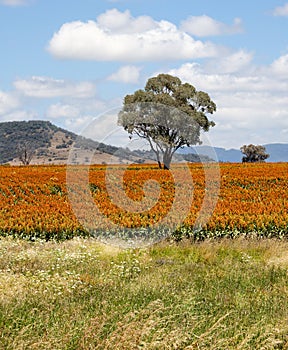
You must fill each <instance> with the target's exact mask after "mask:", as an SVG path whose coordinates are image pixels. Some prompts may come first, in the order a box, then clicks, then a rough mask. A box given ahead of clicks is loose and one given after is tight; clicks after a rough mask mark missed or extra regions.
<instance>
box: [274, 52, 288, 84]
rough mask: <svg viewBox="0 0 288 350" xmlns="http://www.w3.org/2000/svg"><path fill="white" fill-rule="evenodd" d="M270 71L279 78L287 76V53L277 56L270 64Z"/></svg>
mask: <svg viewBox="0 0 288 350" xmlns="http://www.w3.org/2000/svg"><path fill="white" fill-rule="evenodd" d="M271 69H272V72H273V73H274V74H276V75H278V76H279V78H283V79H287V78H288V54H287V55H283V56H281V57H279V58H278V59H277V60H275V61H274V62H272V64H271Z"/></svg>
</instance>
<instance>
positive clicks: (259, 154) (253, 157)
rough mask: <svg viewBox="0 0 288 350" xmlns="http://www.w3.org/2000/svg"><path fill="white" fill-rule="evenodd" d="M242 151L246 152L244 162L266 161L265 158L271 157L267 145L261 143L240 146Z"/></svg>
mask: <svg viewBox="0 0 288 350" xmlns="http://www.w3.org/2000/svg"><path fill="white" fill-rule="evenodd" d="M240 151H241V152H242V153H243V154H245V156H244V157H243V158H242V162H243V163H255V162H264V161H265V159H267V158H269V157H270V155H269V154H267V153H266V149H265V147H264V146H260V145H257V146H256V145H252V144H250V145H248V146H247V145H244V146H242V147H241V148H240Z"/></svg>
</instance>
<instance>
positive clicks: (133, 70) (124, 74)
mask: <svg viewBox="0 0 288 350" xmlns="http://www.w3.org/2000/svg"><path fill="white" fill-rule="evenodd" d="M140 70H141V68H139V67H135V66H124V67H121V68H120V69H119V70H118V71H117V72H116V73H113V74H111V75H110V76H109V77H108V80H111V81H116V82H120V83H125V84H129V83H131V84H137V83H138V81H139V76H140Z"/></svg>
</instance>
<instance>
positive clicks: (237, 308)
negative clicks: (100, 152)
mask: <svg viewBox="0 0 288 350" xmlns="http://www.w3.org/2000/svg"><path fill="white" fill-rule="evenodd" d="M287 271H288V242H281V241H276V240H258V241H256V240H244V239H242V240H240V239H238V240H221V241H218V242H216V241H210V242H209V241H205V242H202V243H197V244H191V243H189V242H185V243H180V244H178V245H176V244H175V243H167V242H166V243H161V244H159V245H157V246H154V247H150V248H147V249H145V250H133V251H132V250H129V251H128V250H126V251H121V250H118V249H116V248H111V247H108V246H102V245H100V244H99V243H98V242H96V241H93V240H84V239H75V240H71V241H67V242H63V243H58V244H57V243H53V242H48V243H41V242H37V243H31V242H26V241H21V240H12V239H8V238H7V239H2V240H1V241H0V307H1V309H0V348H1V349H7V350H8V349H11V350H12V349H13V350H18V349H29V350H30V349H37V350H38V349H45V350H49V349H51V350H52V349H53V350H57V349H59V350H60V349H61V350H63V349H69V350H70V349H77V350H78V349H111V350H112V349H128V350H129V349H288V273H287Z"/></svg>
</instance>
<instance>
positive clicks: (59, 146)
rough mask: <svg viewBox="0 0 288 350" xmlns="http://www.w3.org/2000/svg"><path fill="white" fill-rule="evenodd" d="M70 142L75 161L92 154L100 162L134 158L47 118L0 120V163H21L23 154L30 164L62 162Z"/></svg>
mask: <svg viewBox="0 0 288 350" xmlns="http://www.w3.org/2000/svg"><path fill="white" fill-rule="evenodd" d="M72 145H73V150H77V152H75V159H73V158H72V162H73V163H75V164H77V163H80V164H83V163H85V162H88V158H89V159H90V155H92V154H93V155H94V158H95V162H97V163H100V164H101V163H106V162H113V161H115V163H121V162H125V161H128V160H131V161H137V158H136V157H135V156H134V155H133V154H132V153H131V152H129V151H127V150H124V149H123V150H122V149H121V151H120V149H119V148H117V147H114V146H110V145H105V144H103V143H98V142H96V141H93V140H91V139H86V138H84V137H81V136H78V135H77V134H75V133H73V132H70V131H67V130H65V129H62V128H59V127H57V126H55V125H54V124H52V123H51V122H49V121H40V120H38V121H34V120H33V121H17V122H16V121H15V122H4V123H0V164H5V163H9V164H12V165H19V164H22V163H23V162H22V161H21V159H20V158H21V157H22V158H23V154H26V156H27V157H28V156H29V155H31V161H30V164H65V163H66V162H67V160H68V156H69V152H70V151H71V149H72ZM117 154H118V156H117ZM94 158H93V159H94ZM96 158H97V159H96Z"/></svg>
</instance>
